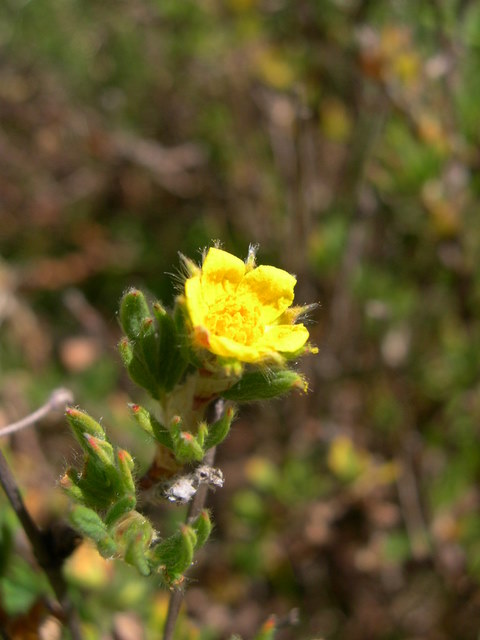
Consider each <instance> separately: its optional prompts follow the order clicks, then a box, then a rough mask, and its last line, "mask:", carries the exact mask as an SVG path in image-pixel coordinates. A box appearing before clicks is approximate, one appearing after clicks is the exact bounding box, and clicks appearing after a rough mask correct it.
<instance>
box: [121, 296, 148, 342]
mask: <svg viewBox="0 0 480 640" xmlns="http://www.w3.org/2000/svg"><path fill="white" fill-rule="evenodd" d="M148 316H149V310H148V304H147V301H146V300H145V296H144V295H143V293H142V292H141V291H139V290H138V289H129V290H128V291H127V292H126V293H125V294H124V295H123V298H122V300H121V302H120V323H121V325H122V328H123V330H124V331H125V333H126V334H127V336H128V337H129V338H130V340H136V339H137V338H138V336H139V334H140V332H141V330H142V326H143V322H144V320H145V318H147V317H148Z"/></svg>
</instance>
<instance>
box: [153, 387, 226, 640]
mask: <svg viewBox="0 0 480 640" xmlns="http://www.w3.org/2000/svg"><path fill="white" fill-rule="evenodd" d="M223 409H224V402H223V400H221V399H219V400H216V401H215V402H214V403H213V404H212V405H211V407H210V408H209V412H208V413H209V414H210V415H209V416H208V418H209V420H208V422H209V423H212V422H216V421H217V420H220V418H221V417H222V413H223ZM215 451H216V447H212V448H211V449H209V450H208V451H207V453H206V454H205V458H204V460H203V462H204V464H206V465H208V466H210V467H211V466H212V465H213V463H214V461H215ZM207 493H208V485H207V484H201V485H200V486H199V488H198V491H197V493H196V494H195V495H194V496H193V499H192V501H191V502H190V505H189V508H188V512H187V517H186V523H187V524H190V523H191V522H193V521H194V520H195V518H196V517H197V516H198V515H199V513H200V512H201V511H202V509H203V507H204V506H205V501H206V498H207ZM183 596H184V592H183V591H182V589H178V588H177V589H174V590H173V591H172V592H171V594H170V601H169V603H168V611H167V618H166V620H165V628H164V630H163V640H173V634H174V632H175V625H176V622H177V618H178V614H179V613H180V608H181V606H182V602H183Z"/></svg>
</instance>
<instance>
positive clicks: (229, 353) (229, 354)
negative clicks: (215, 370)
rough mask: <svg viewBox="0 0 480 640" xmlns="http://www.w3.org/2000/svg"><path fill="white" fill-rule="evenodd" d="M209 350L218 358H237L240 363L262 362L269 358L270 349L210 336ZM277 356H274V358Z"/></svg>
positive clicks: (223, 337)
mask: <svg viewBox="0 0 480 640" xmlns="http://www.w3.org/2000/svg"><path fill="white" fill-rule="evenodd" d="M208 342H209V346H208V349H209V351H211V352H212V353H215V354H216V355H217V356H222V357H223V358H235V359H236V360H239V361H240V362H251V363H253V362H262V361H264V360H266V359H268V358H269V356H270V351H271V350H270V349H269V348H268V347H267V346H260V347H259V345H258V344H255V345H253V346H250V345H244V344H240V343H239V342H235V341H234V340H230V338H226V337H225V336H216V335H214V334H210V335H209V337H208ZM273 356H275V354H272V357H273Z"/></svg>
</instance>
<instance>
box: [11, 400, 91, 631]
mask: <svg viewBox="0 0 480 640" xmlns="http://www.w3.org/2000/svg"><path fill="white" fill-rule="evenodd" d="M71 401H72V394H71V393H70V391H68V390H66V389H56V390H55V391H54V392H53V393H52V394H51V396H50V398H49V399H48V401H47V402H46V403H45V405H43V406H42V407H40V409H37V411H34V412H33V413H32V414H30V415H29V416H27V417H26V418H23V419H22V420H19V421H18V422H15V423H13V424H10V425H8V426H7V427H5V428H4V429H2V430H1V431H0V435H7V434H10V433H14V432H16V431H19V430H20V429H24V428H25V427H28V426H30V425H32V424H34V423H35V422H36V421H37V420H39V419H40V418H43V417H44V416H45V415H47V413H49V411H52V410H53V409H59V408H60V407H64V406H65V405H66V404H67V403H69V402H71ZM0 484H1V485H2V487H3V490H4V491H5V495H6V496H7V498H8V500H9V502H10V504H11V506H12V508H13V510H14V511H15V514H16V516H17V518H18V519H19V520H20V524H21V525H22V527H23V530H24V531H25V535H26V536H27V538H28V539H29V541H30V544H31V545H32V549H33V553H34V555H35V558H36V560H37V562H38V564H39V565H40V567H41V568H42V569H43V571H44V572H45V574H46V576H47V578H48V580H49V582H50V584H51V586H52V589H53V591H54V593H55V595H56V597H57V599H58V602H59V603H60V605H61V607H62V612H63V614H64V616H65V620H66V623H67V625H68V628H69V630H70V633H71V636H72V638H73V640H81V633H80V625H79V622H78V618H77V616H76V612H75V611H74V609H73V607H72V604H71V602H70V600H69V598H68V595H67V584H66V582H65V580H64V577H63V574H62V571H61V566H62V562H63V558H59V557H58V555H57V554H56V552H55V549H53V548H52V545H51V544H49V540H48V537H47V536H46V535H45V534H44V533H42V531H40V529H39V528H38V527H37V525H36V524H35V522H34V521H33V520H32V517H31V516H30V513H29V512H28V511H27V508H26V507H25V503H24V502H23V499H22V496H21V494H20V490H19V488H18V486H17V483H16V481H15V478H14V477H13V474H12V472H11V470H10V467H9V466H8V463H7V461H6V459H5V456H4V455H3V453H2V451H1V450H0Z"/></svg>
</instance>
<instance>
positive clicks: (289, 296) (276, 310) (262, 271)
mask: <svg viewBox="0 0 480 640" xmlns="http://www.w3.org/2000/svg"><path fill="white" fill-rule="evenodd" d="M296 282H297V280H296V278H295V276H292V275H290V274H289V273H287V272H286V271H284V270H283V269H277V268H276V267H271V266H269V265H261V266H259V267H257V268H256V269H253V270H252V271H250V272H249V273H247V274H246V275H245V277H244V278H243V279H242V281H241V283H240V285H239V287H238V289H237V295H238V296H239V297H241V296H242V297H243V296H245V297H246V298H252V296H253V297H254V299H255V300H256V301H257V302H258V306H259V310H260V314H261V320H262V322H263V323H265V324H268V323H270V322H273V321H274V320H276V319H277V318H278V317H279V316H280V315H281V314H282V313H283V312H284V311H285V310H286V309H288V307H289V306H290V305H291V304H292V302H293V289H294V287H295V284H296Z"/></svg>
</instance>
